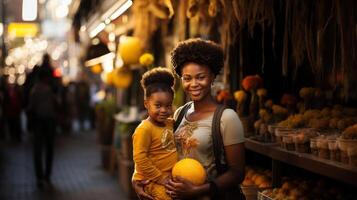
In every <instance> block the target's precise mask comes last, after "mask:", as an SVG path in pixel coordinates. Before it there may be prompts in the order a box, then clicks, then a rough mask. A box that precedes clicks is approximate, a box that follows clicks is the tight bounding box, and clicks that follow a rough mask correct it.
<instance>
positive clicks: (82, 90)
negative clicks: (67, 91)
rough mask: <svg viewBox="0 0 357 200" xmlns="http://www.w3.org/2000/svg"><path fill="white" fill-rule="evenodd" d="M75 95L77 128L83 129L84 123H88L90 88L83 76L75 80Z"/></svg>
mask: <svg viewBox="0 0 357 200" xmlns="http://www.w3.org/2000/svg"><path fill="white" fill-rule="evenodd" d="M75 95H76V107H77V111H78V112H77V117H78V122H79V128H80V130H85V129H86V128H87V126H86V124H87V123H88V124H89V123H90V122H89V120H90V117H89V115H90V90H89V84H88V82H87V81H86V80H85V79H84V78H82V79H81V80H80V81H78V82H77V84H76V94H75ZM88 128H89V126H88Z"/></svg>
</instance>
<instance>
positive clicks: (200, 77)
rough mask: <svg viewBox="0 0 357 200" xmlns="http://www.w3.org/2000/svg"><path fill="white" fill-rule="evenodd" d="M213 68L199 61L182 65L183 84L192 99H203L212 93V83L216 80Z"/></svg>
mask: <svg viewBox="0 0 357 200" xmlns="http://www.w3.org/2000/svg"><path fill="white" fill-rule="evenodd" d="M214 78H215V77H214V74H213V73H212V72H211V70H210V69H209V68H208V67H206V66H204V65H199V64H197V63H192V62H191V63H187V64H185V65H184V66H183V67H182V77H181V79H182V86H183V90H184V91H185V92H186V94H188V95H189V96H190V98H191V100H192V101H201V100H203V99H205V98H207V97H210V95H211V84H212V82H213V81H214Z"/></svg>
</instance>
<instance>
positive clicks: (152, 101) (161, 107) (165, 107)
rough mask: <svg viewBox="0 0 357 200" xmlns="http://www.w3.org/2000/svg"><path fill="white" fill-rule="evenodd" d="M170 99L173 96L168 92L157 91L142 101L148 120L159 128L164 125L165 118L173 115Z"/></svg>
mask: <svg viewBox="0 0 357 200" xmlns="http://www.w3.org/2000/svg"><path fill="white" fill-rule="evenodd" d="M172 99H173V96H172V94H171V93H169V92H163V91H159V92H155V93H152V94H151V95H150V97H148V98H147V99H146V100H145V101H144V105H145V108H146V109H147V111H148V114H149V119H150V120H152V122H154V123H156V124H158V125H160V126H162V125H165V122H166V120H167V118H168V117H170V116H171V115H172V113H173V111H172Z"/></svg>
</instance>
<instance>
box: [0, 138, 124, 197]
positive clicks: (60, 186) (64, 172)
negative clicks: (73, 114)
mask: <svg viewBox="0 0 357 200" xmlns="http://www.w3.org/2000/svg"><path fill="white" fill-rule="evenodd" d="M56 139H57V140H56V147H55V157H54V163H53V173H52V186H50V185H46V186H45V187H44V188H43V189H38V188H37V185H36V179H35V176H34V171H33V162H32V148H31V143H30V142H29V141H28V140H26V141H24V142H22V143H20V144H9V143H4V142H3V141H0V159H1V160H0V199H4V200H25V199H26V200H62V199H66V200H71V199H73V200H81V199H85V200H114V199H115V200H120V199H123V200H125V199H128V198H127V197H126V195H125V194H124V192H123V191H122V189H121V188H120V185H119V183H118V181H117V180H118V179H117V177H116V176H111V175H110V174H109V173H108V172H107V171H105V170H104V169H103V168H102V166H101V162H100V151H99V145H98V144H97V143H96V141H95V132H93V131H90V132H78V133H74V134H73V135H70V136H63V135H61V136H57V138H56Z"/></svg>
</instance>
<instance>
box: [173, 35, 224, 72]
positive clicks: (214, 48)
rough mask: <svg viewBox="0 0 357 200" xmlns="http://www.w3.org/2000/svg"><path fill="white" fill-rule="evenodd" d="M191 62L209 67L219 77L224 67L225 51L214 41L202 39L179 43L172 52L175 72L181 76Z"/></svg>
mask: <svg viewBox="0 0 357 200" xmlns="http://www.w3.org/2000/svg"><path fill="white" fill-rule="evenodd" d="M189 62H193V63H197V64H200V65H204V66H207V67H208V68H209V69H210V70H211V71H212V73H213V74H214V75H218V74H219V72H220V71H221V69H222V67H223V49H222V48H221V46H219V45H218V44H216V43H214V42H212V41H209V40H202V39H200V38H194V39H188V40H185V41H182V42H179V43H178V44H177V46H176V47H175V48H174V49H173V50H172V52H171V63H172V65H173V67H174V69H175V72H176V73H177V74H178V75H179V76H181V70H182V67H183V65H185V64H186V63H189Z"/></svg>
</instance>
